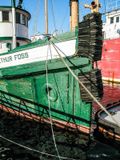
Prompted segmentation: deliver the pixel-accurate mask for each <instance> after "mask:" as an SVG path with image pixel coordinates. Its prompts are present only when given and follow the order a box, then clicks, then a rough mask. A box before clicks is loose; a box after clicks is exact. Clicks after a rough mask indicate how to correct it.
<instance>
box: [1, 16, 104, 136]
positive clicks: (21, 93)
mask: <svg viewBox="0 0 120 160" xmlns="http://www.w3.org/2000/svg"><path fill="white" fill-rule="evenodd" d="M89 16H90V17H92V18H93V19H95V20H96V16H97V20H98V17H99V14H98V15H94V14H92V15H88V17H89ZM88 17H86V19H89V18H88ZM97 20H96V22H95V23H90V22H89V20H88V21H87V22H86V20H85V23H83V22H82V23H80V24H79V25H80V28H79V27H78V29H77V30H76V31H77V32H76V34H75V33H67V34H63V35H62V36H59V37H57V38H58V39H59V41H62V42H59V41H58V40H56V39H57V38H56V39H53V40H52V39H50V41H48V40H47V39H46V40H44V41H38V42H35V43H33V44H29V45H27V46H23V47H19V48H16V49H15V50H13V51H10V52H8V53H4V54H2V55H1V57H0V60H1V61H0V65H2V63H3V65H4V66H1V68H0V90H1V92H0V95H1V104H2V105H1V109H3V110H5V111H7V112H11V113H13V114H17V115H20V116H25V117H26V118H30V119H34V120H40V121H45V122H47V123H51V120H52V122H53V123H54V124H55V125H58V126H61V127H68V128H71V129H77V130H79V131H81V132H84V133H86V134H89V133H90V126H91V114H92V103H91V102H92V100H91V98H90V97H89V96H88V94H87V93H86V92H84V91H83V88H82V87H81V86H80V85H79V83H78V81H76V80H75V78H74V77H73V76H72V74H71V73H70V72H69V71H68V69H67V68H66V66H65V64H64V63H63V62H62V61H61V58H60V57H59V58H53V59H49V60H48V61H47V63H46V60H45V59H44V60H41V61H39V60H37V59H38V58H39V57H37V56H38V55H41V54H43V55H44V53H45V50H46V48H47V47H46V48H45V46H46V44H49V42H50V43H51V44H53V43H55V44H56V45H58V46H59V47H60V46H61V47H63V49H64V50H66V51H67V52H68V54H69V53H72V54H71V55H70V56H66V57H65V58H63V59H64V61H65V62H66V64H67V65H68V66H69V67H70V68H71V70H72V71H73V72H74V74H75V75H76V76H77V77H79V79H80V81H82V82H83V83H84V85H85V86H86V87H88V88H89V89H90V91H91V92H93V93H94V94H95V96H96V97H97V96H98V97H100V94H99V93H100V90H102V83H101V74H100V72H99V70H97V71H94V69H93V68H94V67H93V62H94V61H96V60H100V55H99V54H97V52H98V51H99V52H98V53H100V52H101V46H100V45H101V44H102V42H101V41H100V40H98V39H97V37H96V36H97V35H98V34H100V35H101V32H100V30H99V27H98V25H97V27H96V23H97ZM86 23H87V25H90V31H91V32H93V31H94V32H93V35H92V36H91V35H90V34H91V32H89V30H88V31H87V32H85V34H86V36H85V37H84V36H83V35H82V34H83V32H84V31H85V27H86ZM91 24H92V25H93V26H92V25H91ZM94 25H95V26H94ZM91 26H92V27H91ZM80 37H81V39H80ZM86 37H87V39H86ZM88 38H89V39H88ZM86 40H87V41H89V42H91V43H88V42H86ZM97 41H99V45H98V46H97V44H96V43H97ZM63 42H64V43H63ZM86 44H87V45H86ZM88 44H89V45H88ZM72 45H73V47H71V46H72ZM40 46H41V48H38V50H35V49H36V48H37V47H40ZM84 46H85V50H83V48H84ZM73 48H74V49H75V51H76V53H77V54H74V53H73ZM32 49H33V50H32ZM71 50H72V52H71ZM96 50H97V52H96ZM35 51H36V52H35ZM84 51H85V52H84ZM88 51H89V54H87V55H86V53H87V52H88ZM34 52H35V53H34ZM43 52H44V53H43ZM46 53H47V52H46ZM81 53H82V54H81ZM90 54H91V55H90ZM34 55H35V56H34ZM30 56H31V57H33V58H36V59H35V61H34V60H33V59H32V58H31V57H30ZM55 56H56V55H55ZM28 60H29V63H26V61H28ZM12 61H14V62H15V63H16V64H15V63H12ZM17 62H18V63H19V65H18V63H17ZM23 62H25V63H23ZM98 84H99V85H98ZM96 88H97V90H96ZM96 91H97V92H96ZM96 93H97V94H96ZM48 95H49V96H48Z"/></svg>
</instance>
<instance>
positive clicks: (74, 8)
mask: <svg viewBox="0 0 120 160" xmlns="http://www.w3.org/2000/svg"><path fill="white" fill-rule="evenodd" d="M78 4H79V2H78V0H70V30H71V31H74V30H75V27H76V26H78V22H79V5H78Z"/></svg>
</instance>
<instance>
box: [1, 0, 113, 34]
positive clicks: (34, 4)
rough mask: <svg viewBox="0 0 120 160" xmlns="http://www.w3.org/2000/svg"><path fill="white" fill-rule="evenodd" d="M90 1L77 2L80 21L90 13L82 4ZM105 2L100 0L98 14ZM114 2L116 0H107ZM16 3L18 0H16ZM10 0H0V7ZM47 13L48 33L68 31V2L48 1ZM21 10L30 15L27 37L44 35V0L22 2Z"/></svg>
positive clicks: (9, 2) (7, 3) (81, 0)
mask: <svg viewBox="0 0 120 160" xmlns="http://www.w3.org/2000/svg"><path fill="white" fill-rule="evenodd" d="M91 1H92V0H79V13H80V17H79V19H80V21H81V20H82V17H83V15H85V14H87V13H90V10H89V9H85V8H84V4H90V3H91ZM106 1H107V0H100V3H101V4H102V8H101V9H100V12H101V13H103V12H105V4H106ZM109 1H112V2H114V1H116V0H109ZM16 3H18V0H16ZM10 4H11V0H0V5H10ZM48 4H49V5H48V6H49V7H48V12H49V33H54V32H55V31H57V32H66V31H69V28H70V27H69V0H48ZM23 9H26V10H27V11H28V12H30V13H31V20H30V21H29V35H30V36H32V35H34V34H38V33H39V34H42V33H44V30H45V29H44V25H45V23H44V0H23Z"/></svg>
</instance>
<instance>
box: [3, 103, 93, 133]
mask: <svg viewBox="0 0 120 160" xmlns="http://www.w3.org/2000/svg"><path fill="white" fill-rule="evenodd" d="M0 109H2V110H3V111H5V112H8V113H12V114H14V115H16V116H20V117H23V118H26V119H29V120H34V121H37V122H40V123H44V122H45V123H49V124H50V123H51V122H50V118H43V117H39V116H36V115H34V114H31V113H28V112H18V111H16V110H14V109H11V108H8V107H6V106H3V105H0ZM52 123H53V125H55V126H57V127H60V128H63V129H64V128H66V127H69V129H70V130H73V131H74V130H75V129H77V130H78V131H80V132H83V133H86V134H89V133H90V127H85V126H82V125H76V124H74V123H69V122H64V121H59V120H55V119H52Z"/></svg>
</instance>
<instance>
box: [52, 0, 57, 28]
mask: <svg viewBox="0 0 120 160" xmlns="http://www.w3.org/2000/svg"><path fill="white" fill-rule="evenodd" d="M51 10H52V16H53V24H54V28H55V31H57V28H56V20H55V13H54V7H53V0H51Z"/></svg>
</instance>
